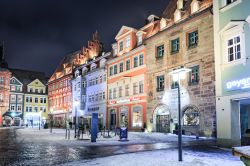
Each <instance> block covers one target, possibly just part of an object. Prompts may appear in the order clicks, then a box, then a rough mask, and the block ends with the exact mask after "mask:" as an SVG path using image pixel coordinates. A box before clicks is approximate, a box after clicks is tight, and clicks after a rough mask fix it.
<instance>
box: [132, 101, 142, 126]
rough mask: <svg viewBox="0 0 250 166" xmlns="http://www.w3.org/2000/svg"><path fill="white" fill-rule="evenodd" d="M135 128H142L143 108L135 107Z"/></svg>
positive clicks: (133, 124)
mask: <svg viewBox="0 0 250 166" xmlns="http://www.w3.org/2000/svg"><path fill="white" fill-rule="evenodd" d="M132 117H133V120H132V121H133V123H132V126H133V127H140V128H141V127H142V108H141V107H138V106H137V107H133V115H132Z"/></svg>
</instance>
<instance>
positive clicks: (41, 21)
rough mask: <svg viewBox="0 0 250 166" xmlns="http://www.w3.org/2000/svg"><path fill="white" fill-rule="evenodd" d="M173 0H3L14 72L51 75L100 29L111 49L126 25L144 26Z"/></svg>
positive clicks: (1, 29)
mask: <svg viewBox="0 0 250 166" xmlns="http://www.w3.org/2000/svg"><path fill="white" fill-rule="evenodd" d="M168 1H169V0H125V1H121V0H0V41H2V40H4V41H5V55H6V59H7V61H8V63H9V66H10V67H11V68H20V69H27V70H35V71H43V72H46V74H47V75H48V76H50V75H51V74H52V73H53V72H54V70H55V68H56V67H57V65H58V63H59V62H60V60H61V59H62V58H63V57H64V56H65V55H67V54H68V53H71V52H74V51H76V50H79V49H80V48H81V47H82V46H86V43H87V41H88V40H89V39H91V38H92V34H93V33H94V32H95V30H98V32H99V34H100V37H101V41H102V42H103V43H104V46H105V49H106V51H109V49H110V45H111V43H113V42H114V37H115V35H116V34H117V33H118V31H119V30H120V28H121V26H122V25H127V26H131V27H134V28H139V27H141V26H143V25H144V23H145V19H146V18H147V17H148V16H149V15H150V14H156V15H160V14H161V13H162V12H163V10H164V8H165V7H166V5H167V4H168Z"/></svg>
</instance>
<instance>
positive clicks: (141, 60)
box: [139, 54, 144, 66]
mask: <svg viewBox="0 0 250 166" xmlns="http://www.w3.org/2000/svg"><path fill="white" fill-rule="evenodd" d="M143 63H144V62H143V54H141V55H140V56H139V65H140V66H141V65H143Z"/></svg>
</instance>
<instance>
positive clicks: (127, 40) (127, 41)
mask: <svg viewBox="0 0 250 166" xmlns="http://www.w3.org/2000/svg"><path fill="white" fill-rule="evenodd" d="M129 47H130V36H128V37H126V48H129Z"/></svg>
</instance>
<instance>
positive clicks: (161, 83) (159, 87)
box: [156, 75, 164, 92]
mask: <svg viewBox="0 0 250 166" xmlns="http://www.w3.org/2000/svg"><path fill="white" fill-rule="evenodd" d="M156 91H157V92H160V91H164V75H161V76H157V88H156Z"/></svg>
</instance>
